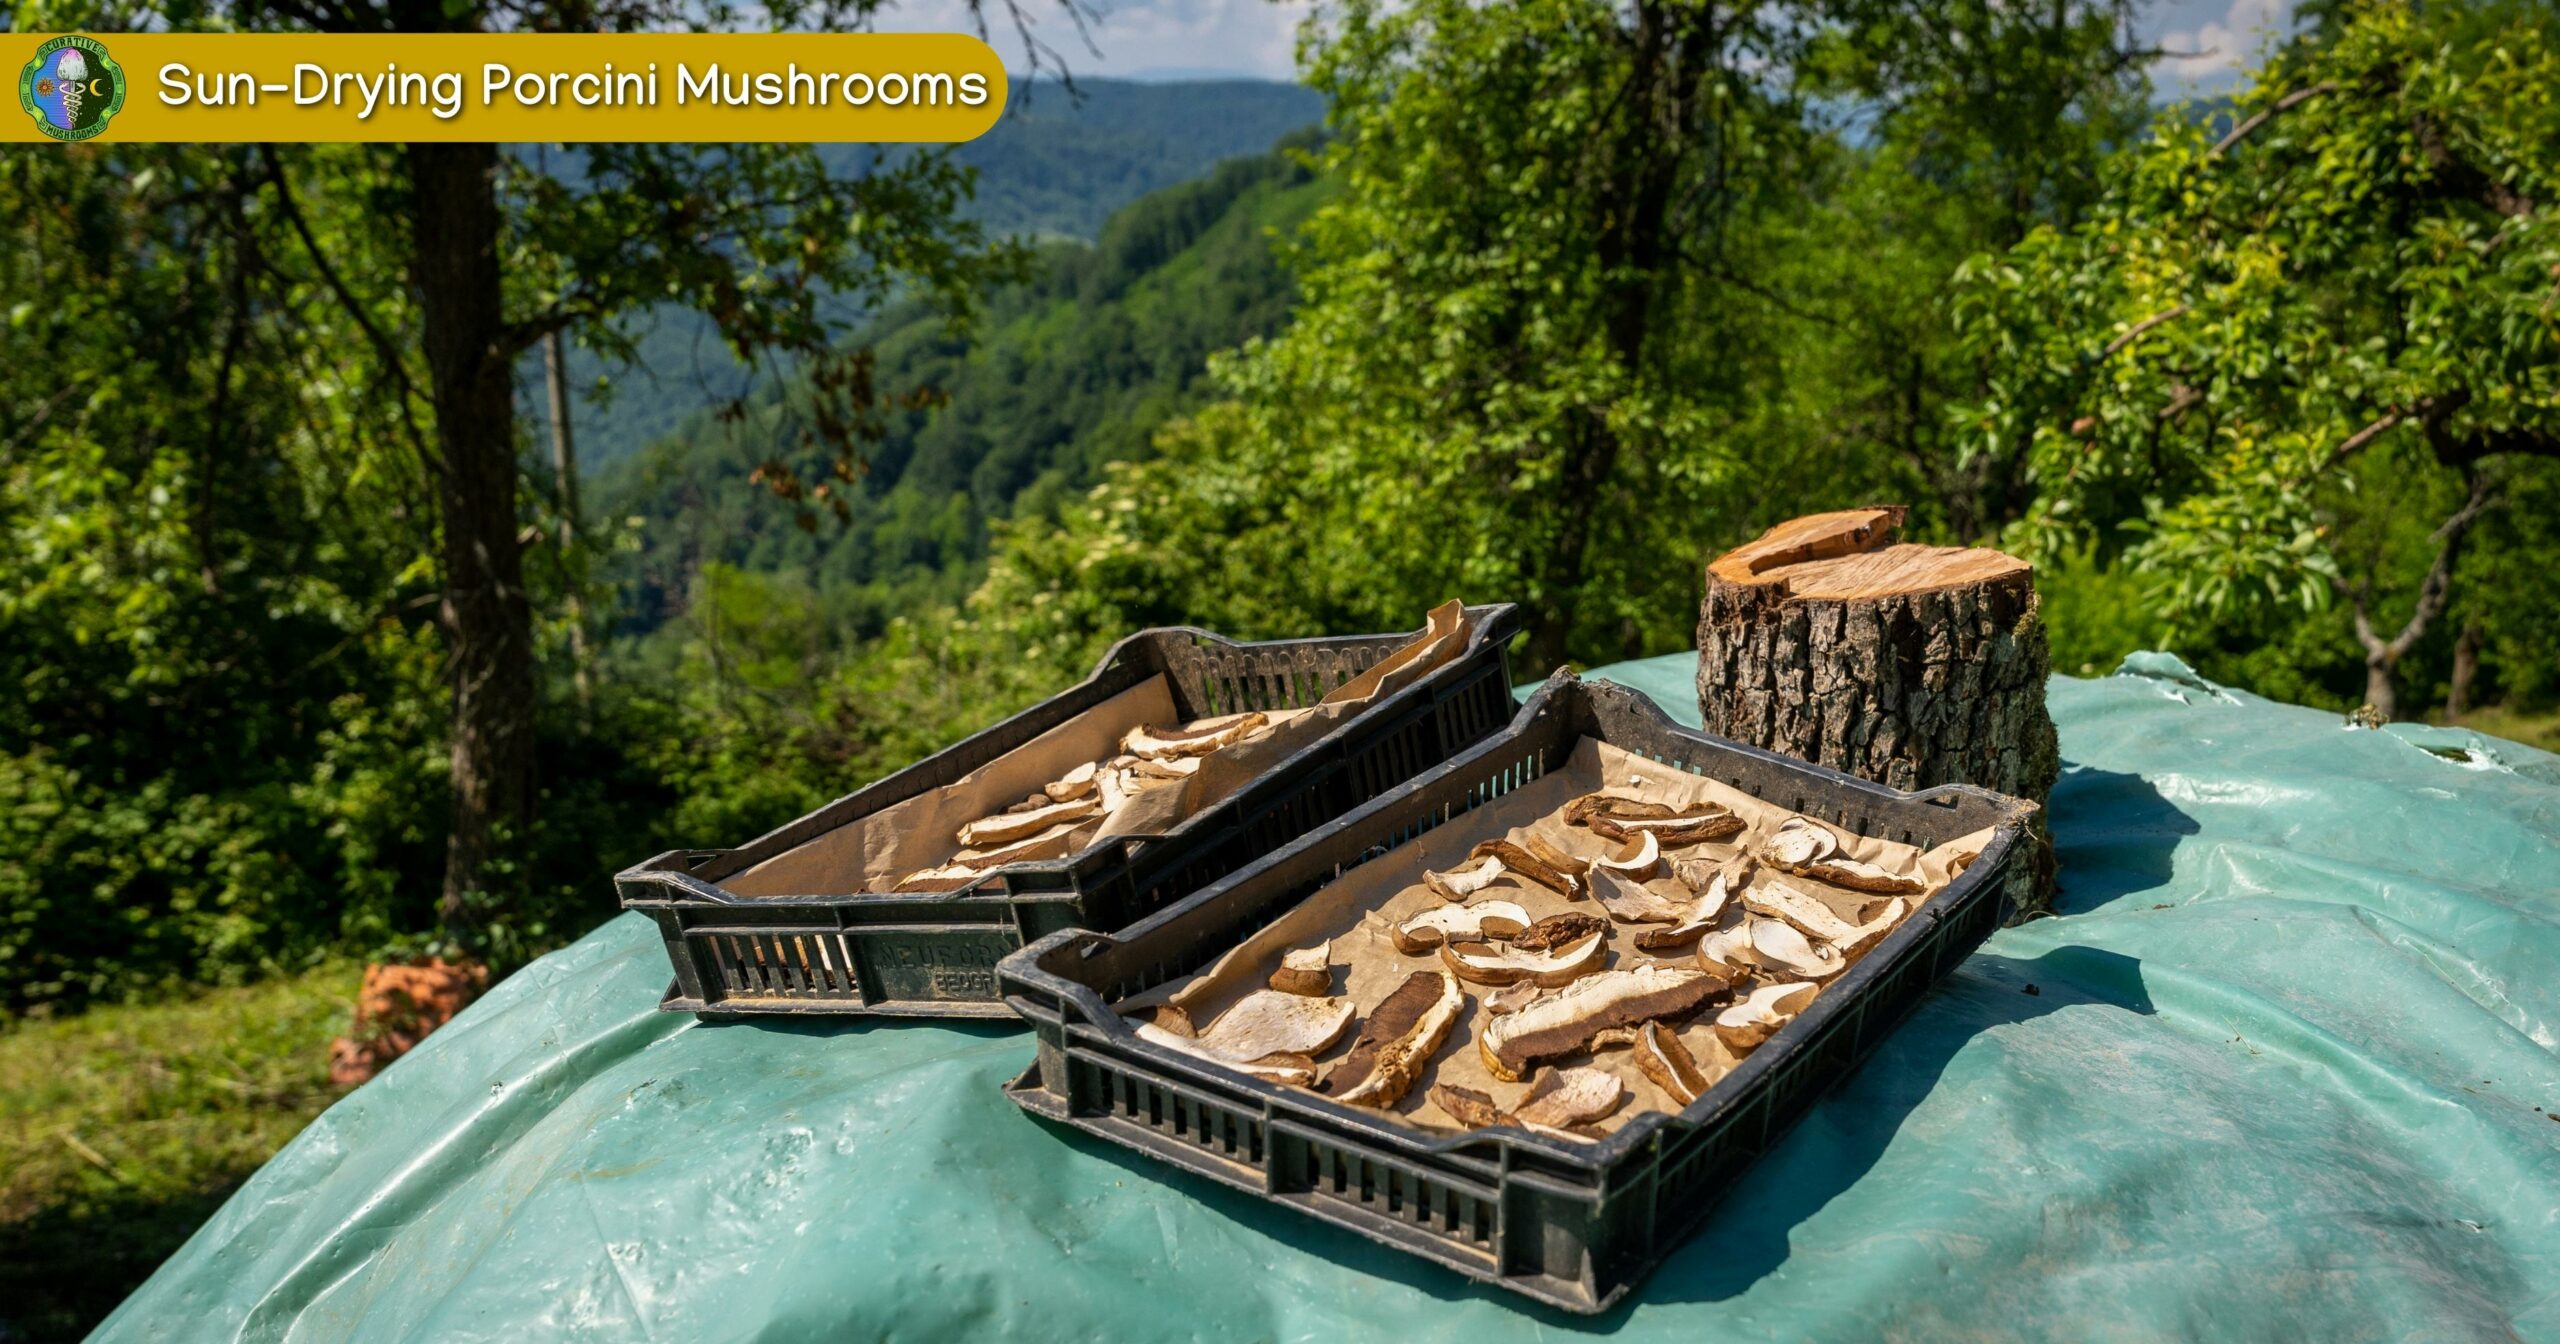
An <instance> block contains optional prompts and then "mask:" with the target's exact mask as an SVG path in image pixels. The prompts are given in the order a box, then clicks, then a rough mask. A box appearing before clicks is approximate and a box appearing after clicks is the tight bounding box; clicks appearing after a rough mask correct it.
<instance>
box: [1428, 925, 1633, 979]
mask: <svg viewBox="0 0 2560 1344" xmlns="http://www.w3.org/2000/svg"><path fill="white" fill-rule="evenodd" d="M1608 955H1609V935H1608V932H1607V931H1606V930H1602V931H1600V932H1597V933H1588V934H1584V935H1583V936H1582V937H1581V938H1580V939H1578V940H1576V941H1574V942H1570V943H1567V944H1565V945H1563V946H1561V947H1556V948H1551V949H1547V950H1543V951H1524V950H1521V949H1520V947H1519V946H1518V943H1517V940H1516V939H1515V940H1514V943H1513V945H1512V946H1510V947H1495V946H1494V945H1492V944H1490V943H1449V944H1445V945H1443V946H1442V947H1441V949H1440V961H1441V963H1442V964H1443V965H1445V966H1447V967H1448V968H1449V970H1450V972H1451V973H1452V974H1454V975H1456V976H1457V977H1458V978H1459V979H1461V980H1464V981H1466V982H1467V983H1468V984H1471V985H1516V984H1518V983H1520V982H1521V981H1523V980H1526V981H1529V982H1531V983H1533V984H1539V985H1547V986H1554V985H1561V984H1566V983H1568V982H1570V981H1573V980H1576V979H1579V978H1580V977H1582V976H1584V975H1587V974H1589V973H1591V972H1593V971H1596V970H1598V969H1600V963H1601V962H1602V961H1604V960H1606V959H1607V957H1608Z"/></svg>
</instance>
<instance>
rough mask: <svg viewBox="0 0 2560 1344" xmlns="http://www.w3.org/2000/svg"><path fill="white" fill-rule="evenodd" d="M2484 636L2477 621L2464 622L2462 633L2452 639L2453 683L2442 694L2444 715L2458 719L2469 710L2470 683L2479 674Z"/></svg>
mask: <svg viewBox="0 0 2560 1344" xmlns="http://www.w3.org/2000/svg"><path fill="white" fill-rule="evenodd" d="M2483 638H2484V636H2483V634H2482V632H2481V629H2480V623H2479V622H2478V621H2470V622H2466V623H2465V624H2464V625H2463V627H2462V634H2461V636H2460V637H2459V638H2457V639H2455V640H2454V641H2453V684H2452V685H2451V686H2449V687H2447V688H2446V690H2445V695H2444V716H2445V717H2446V718H2448V719H2458V718H2461V717H2462V716H2463V715H2465V714H2468V713H2470V712H2471V683H2472V681H2473V680H2474V679H2475V678H2477V677H2478V676H2479V675H2480V641H2481V640H2482V639H2483Z"/></svg>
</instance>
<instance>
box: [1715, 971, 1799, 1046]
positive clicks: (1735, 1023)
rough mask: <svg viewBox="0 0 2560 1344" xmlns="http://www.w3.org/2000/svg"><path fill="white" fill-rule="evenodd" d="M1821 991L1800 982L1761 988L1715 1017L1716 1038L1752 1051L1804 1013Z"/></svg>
mask: <svg viewBox="0 0 2560 1344" xmlns="http://www.w3.org/2000/svg"><path fill="white" fill-rule="evenodd" d="M1821 988H1822V987H1821V986H1820V985H1814V984H1807V983H1804V982H1802V981H1791V982H1786V983H1782V984H1775V985H1762V986H1761V987H1760V988H1758V989H1755V990H1753V991H1751V992H1750V993H1749V994H1747V995H1744V996H1743V997H1742V998H1741V999H1740V1000H1739V1001H1737V1002H1736V1003H1734V1005H1733V1006H1732V1007H1729V1008H1727V1009H1725V1010H1724V1011H1723V1012H1720V1013H1718V1014H1716V1035H1718V1036H1721V1037H1723V1038H1724V1043H1725V1044H1726V1045H1729V1046H1731V1047H1733V1048H1734V1049H1736V1050H1748V1049H1751V1048H1752V1047H1754V1046H1756V1045H1758V1044H1760V1043H1761V1042H1762V1041H1765V1040H1767V1039H1769V1034H1770V1033H1771V1032H1774V1031H1776V1030H1777V1029H1778V1028H1780V1027H1783V1026H1785V1025H1786V1024H1787V1023H1788V1022H1789V1021H1790V1020H1792V1019H1793V1018H1794V1017H1795V1015H1796V1014H1798V1013H1801V1012H1803V1011H1804V1006H1805V1005H1806V1004H1808V1003H1811V1002H1813V996H1814V994H1815V993H1817V992H1818V991H1820V989H1821Z"/></svg>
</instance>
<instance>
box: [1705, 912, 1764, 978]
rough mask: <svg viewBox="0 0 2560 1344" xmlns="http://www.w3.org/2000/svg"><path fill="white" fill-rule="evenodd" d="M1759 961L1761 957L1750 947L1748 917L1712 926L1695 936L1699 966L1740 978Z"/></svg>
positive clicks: (1749, 923)
mask: <svg viewBox="0 0 2560 1344" xmlns="http://www.w3.org/2000/svg"><path fill="white" fill-rule="evenodd" d="M1759 964H1760V959H1759V958H1758V957H1756V956H1754V955H1752V951H1751V921H1750V920H1747V919H1746V920H1743V921H1741V922H1739V923H1736V924H1733V925H1730V926H1728V927H1725V928H1721V929H1715V930H1711V931H1710V932H1709V933H1708V934H1707V936H1705V937H1704V938H1701V939H1699V940H1698V967H1699V969H1701V970H1706V971H1713V972H1715V973H1716V974H1718V975H1723V976H1728V977H1731V978H1734V979H1740V978H1741V977H1742V976H1743V975H1745V974H1747V973H1749V971H1750V970H1751V968H1752V967H1754V966H1757V965H1759Z"/></svg>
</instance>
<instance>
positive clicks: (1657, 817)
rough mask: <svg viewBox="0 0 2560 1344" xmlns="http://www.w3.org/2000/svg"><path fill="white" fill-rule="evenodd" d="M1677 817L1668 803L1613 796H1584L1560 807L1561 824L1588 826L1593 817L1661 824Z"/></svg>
mask: <svg viewBox="0 0 2560 1344" xmlns="http://www.w3.org/2000/svg"><path fill="white" fill-rule="evenodd" d="M1679 815H1680V809H1678V808H1676V807H1673V806H1672V805H1671V804H1669V803H1657V802H1652V801H1649V800H1647V799H1643V798H1628V797H1625V796H1623V795H1621V794H1615V793H1586V794H1584V795H1582V796H1581V797H1579V798H1576V799H1574V800H1573V801H1572V802H1569V803H1567V804H1565V805H1564V824H1565V825H1567V826H1583V827H1588V826H1589V825H1590V824H1591V823H1592V820H1593V819H1594V818H1605V819H1607V820H1611V821H1663V820H1668V819H1670V818H1673V817H1677V816H1679Z"/></svg>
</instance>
